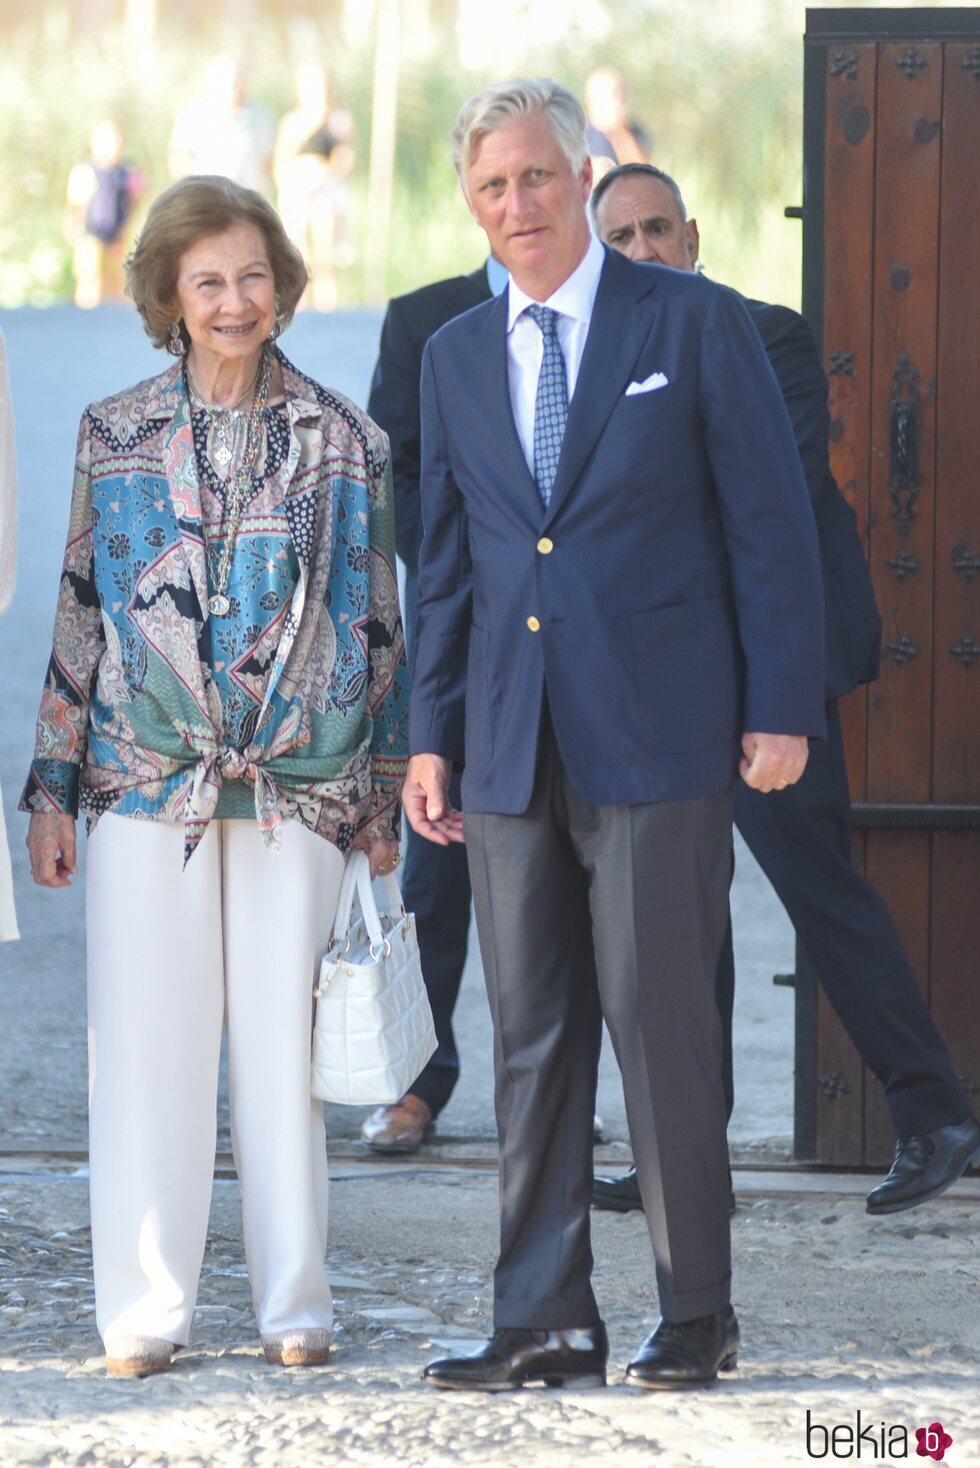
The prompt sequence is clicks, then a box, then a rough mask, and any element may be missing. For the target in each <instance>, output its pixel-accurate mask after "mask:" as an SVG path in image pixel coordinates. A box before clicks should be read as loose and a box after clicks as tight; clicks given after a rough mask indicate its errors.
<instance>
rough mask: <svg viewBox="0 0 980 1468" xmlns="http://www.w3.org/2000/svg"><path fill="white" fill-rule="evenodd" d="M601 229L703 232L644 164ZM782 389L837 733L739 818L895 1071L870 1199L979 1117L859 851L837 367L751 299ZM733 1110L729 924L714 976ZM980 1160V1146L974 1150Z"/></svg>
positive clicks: (662, 261) (881, 1058) (668, 240)
mask: <svg viewBox="0 0 980 1468" xmlns="http://www.w3.org/2000/svg"><path fill="white" fill-rule="evenodd" d="M591 210H592V218H593V222H594V224H595V228H596V232H597V233H598V235H599V238H600V239H601V240H602V241H603V243H604V244H606V245H610V246H611V247H612V248H613V249H614V250H618V251H619V252H620V254H623V255H626V256H627V257H628V258H629V259H630V260H636V261H640V262H643V263H646V264H652V265H668V266H670V267H671V268H672V269H674V270H683V271H693V270H695V268H696V266H697V263H698V253H699V250H700V238H699V235H698V226H697V221H696V220H694V219H689V218H688V215H687V209H686V208H685V205H684V199H683V196H682V195H681V191H680V189H679V187H678V185H677V183H676V182H675V181H674V179H672V178H671V177H670V176H669V175H668V174H666V173H663V172H662V171H661V170H660V169H658V168H653V167H651V166H650V165H648V164H627V165H626V166H624V167H620V168H615V169H613V170H612V171H611V172H610V173H607V174H606V175H605V177H604V178H603V179H602V180H601V182H600V183H599V184H597V185H596V188H595V190H594V192H593V194H592V199H591ZM744 305H745V307H746V309H747V311H748V313H749V315H750V317H751V318H752V322H753V324H754V325H755V328H756V330H757V331H758V333H759V335H760V337H761V338H762V344H763V346H764V347H765V350H766V355H767V356H768V358H769V362H770V365H771V367H772V369H773V372H774V373H775V375H776V380H777V381H778V383H779V386H780V388H781V390H782V394H783V398H784V401H785V403H786V407H787V409H788V411H789V416H790V421H791V423H792V425H793V432H794V435H795V437H796V444H797V448H798V450H799V454H800V459H801V461H802V464H803V470H804V473H805V475H806V481H807V487H808V489H809V491H810V498H811V502H812V504H813V513H814V518H815V519H816V523H817V533H818V536H819V539H820V558H821V562H822V566H823V577H824V605H825V610H826V639H825V646H826V679H827V681H826V717H827V738H826V740H813V741H812V742H811V746H810V757H809V759H808V760H807V765H806V769H805V770H804V772H803V775H802V777H801V779H800V780H799V781H797V783H796V784H795V785H791V786H789V787H788V788H787V789H786V790H777V791H773V792H771V793H768V794H764V793H763V792H761V791H759V790H753V789H750V787H749V786H748V785H746V784H745V783H744V781H739V782H738V784H737V785H736V787H735V806H734V816H735V825H736V826H737V827H738V829H739V831H740V832H741V834H742V836H743V838H744V840H745V843H746V845H747V846H748V848H749V850H750V851H751V852H752V854H753V855H754V856H755V858H756V860H757V861H758V863H759V865H760V866H761V867H762V870H763V871H764V872H765V874H766V876H767V877H768V878H769V880H770V882H771V883H772V885H773V888H774V889H775V892H776V895H777V896H778V897H779V899H780V901H781V902H782V904H783V906H784V907H785V909H786V911H787V913H788V914H789V917H790V920H791V922H792V923H793V926H794V927H795V929H796V932H797V935H798V937H799V940H800V942H801V944H802V945H803V948H804V949H805V951H806V954H807V957H808V958H809V960H810V962H811V963H812V964H813V967H814V969H815V971H816V974H817V977H818V979H819V980H820V983H821V984H822V985H823V988H824V990H825V992H826V995H827V998H828V999H829V1000H830V1003H831V1004H832V1006H833V1008H834V1010H835V1011H836V1013H837V1016H838V1018H839V1019H840V1021H841V1023H842V1024H843V1026H844V1028H845V1030H846V1031H847V1033H848V1035H849V1036H850V1038H851V1041H852V1043H853V1044H854V1046H855V1048H856V1050H857V1051H858V1053H859V1055H860V1056H861V1058H862V1060H863V1061H864V1063H865V1065H867V1066H868V1067H869V1069H870V1070H871V1071H872V1073H873V1074H874V1075H875V1076H876V1077H877V1079H878V1080H879V1081H880V1083H881V1084H882V1086H883V1087H884V1092H885V1100H886V1102H887V1104H888V1108H889V1111H890V1113H891V1118H892V1124H893V1126H894V1128H895V1134H896V1136H897V1138H898V1139H899V1140H898V1145H897V1150H896V1157H895V1163H894V1165H893V1167H892V1169H891V1172H890V1173H889V1175H888V1177H887V1178H885V1179H884V1181H883V1182H881V1183H880V1184H879V1185H878V1186H877V1187H876V1188H874V1189H873V1190H872V1192H871V1193H870V1194H869V1196H868V1200H867V1208H868V1212H869V1213H896V1212H899V1211H901V1210H902V1209H905V1208H913V1207H915V1206H916V1205H917V1204H919V1203H924V1202H925V1201H926V1200H927V1199H929V1198H934V1197H936V1195H937V1194H939V1193H942V1192H944V1191H945V1190H946V1189H947V1188H949V1187H951V1186H952V1184H953V1183H954V1182H956V1181H957V1180H958V1179H959V1178H960V1177H961V1176H962V1173H963V1171H964V1169H965V1168H966V1166H967V1165H968V1163H969V1161H970V1159H971V1157H972V1156H973V1154H974V1153H976V1152H977V1151H978V1149H980V1127H978V1126H977V1123H976V1121H975V1119H974V1117H973V1115H972V1111H971V1107H970V1101H969V1098H968V1096H967V1094H966V1091H965V1090H964V1088H963V1085H962V1083H961V1081H960V1080H959V1078H958V1077H957V1075H956V1073H955V1071H954V1069H953V1065H952V1061H951V1059H950V1056H949V1052H948V1050H947V1048H946V1045H945V1043H944V1041H943V1039H942V1037H941V1036H940V1034H939V1032H938V1031H937V1029H936V1026H935V1024H934V1023H933V1020H932V1017H931V1016H930V1014H929V1010H928V1008H927V1006H926V1003H925V1000H924V999H923V996H922V991H921V990H920V988H919V985H918V983H917V982H916V978H915V975H914V973H913V972H912V968H911V965H910V964H909V961H908V958H907V957H906V954H905V950H904V948H903V947H902V941H901V939H900V937H899V935H898V932H897V930H896V928H895V925H894V923H893V922H892V920H891V918H890V916H889V914H888V911H887V909H886V907H885V904H884V903H883V902H882V900H881V898H880V897H879V896H878V893H877V892H876V891H875V889H874V888H873V887H872V886H871V884H870V883H869V882H867V881H865V879H864V877H862V875H861V873H860V872H859V871H858V870H857V868H856V867H855V866H853V865H852V862H851V798H850V791H849V789H848V784H847V767H846V765H845V762H844V744H843V739H842V736H841V727H840V714H839V712H838V708H837V701H838V699H839V698H842V697H843V695H844V694H845V693H849V692H850V691H851V690H852V689H854V688H857V687H858V685H859V684H861V683H868V682H872V681H873V680H874V679H876V678H877V677H878V657H879V649H880V643H881V618H880V617H879V615H878V608H877V605H876V603H875V595H874V588H873V586H872V584H871V575H870V572H869V570H868V564H867V561H866V560H865V556H864V551H863V549H862V547H861V542H860V540H859V538H858V533H857V519H856V517H855V514H854V511H853V510H852V509H851V507H850V505H849V504H848V503H847V501H846V500H845V499H844V497H843V495H842V494H841V492H840V490H839V489H838V488H837V483H836V480H835V479H834V476H833V474H832V473H831V471H830V462H829V458H828V451H827V444H828V430H829V421H828V415H827V379H826V377H825V376H824V372H823V368H822V366H821V365H820V358H819V356H818V354H817V349H816V345H815V343H814V340H813V334H812V333H811V331H810V328H809V326H808V325H807V323H806V321H805V320H804V319H803V317H802V316H800V315H799V313H798V312H796V311H791V310H789V308H788V307H786V306H774V305H770V304H768V303H767V302H765V301H750V300H746V301H744ZM715 985H716V999H717V1003H718V1008H719V1011H720V1013H721V1017H722V1024H723V1035H724V1083H725V1102H726V1106H727V1110H728V1115H729V1117H731V1113H732V1107H733V1105H734V1099H735V1091H734V1081H733V1076H732V1009H733V1004H734V998H735V960H734V953H733V948H732V929H731V920H730V919H729V923H728V931H727V933H726V935H725V942H724V945H723V947H722V952H721V957H720V959H719V963H718V970H717V974H716V979H715ZM978 1160H980V1159H978ZM593 1199H594V1202H595V1204H596V1206H597V1207H599V1208H612V1209H616V1210H617V1211H620V1212H627V1211H628V1210H629V1209H631V1208H642V1207H643V1201H642V1198H641V1196H640V1187H639V1182H638V1180H637V1176H636V1169H635V1168H633V1169H631V1170H630V1171H629V1172H628V1173H627V1174H626V1175H625V1176H624V1177H619V1178H597V1179H596V1181H595V1186H594V1191H593Z"/></svg>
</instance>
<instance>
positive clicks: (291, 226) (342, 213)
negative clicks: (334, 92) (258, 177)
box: [273, 62, 356, 311]
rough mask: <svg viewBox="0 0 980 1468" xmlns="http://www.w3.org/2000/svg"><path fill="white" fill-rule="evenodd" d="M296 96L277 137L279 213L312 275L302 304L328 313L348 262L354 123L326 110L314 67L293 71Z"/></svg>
mask: <svg viewBox="0 0 980 1468" xmlns="http://www.w3.org/2000/svg"><path fill="white" fill-rule="evenodd" d="M296 96H297V100H298V106H297V107H295V108H294V109H293V111H292V112H287V113H286V115H285V116H284V117H283V118H282V120H281V122H280V123H279V131H278V134H277V136H276V149H275V156H274V161H273V176H274V179H275V183H276V188H277V189H278V191H279V192H278V203H279V213H280V215H281V217H282V222H283V224H284V225H285V227H286V233H287V234H288V235H289V237H290V239H291V240H292V241H293V243H294V244H295V245H296V247H297V248H298V249H299V251H300V253H301V254H302V256H303V258H304V260H305V261H306V264H307V267H308V269H309V272H310V284H309V287H308V290H307V296H306V299H307V300H308V302H309V304H310V305H311V306H313V308H314V309H315V310H317V311H332V310H333V309H334V307H335V306H336V305H337V297H338V291H337V270H338V268H339V267H341V266H343V265H345V264H349V263H350V260H351V258H352V253H351V250H350V246H349V244H348V242H347V207H348V200H349V192H350V186H349V183H348V179H349V177H350V174H351V173H352V171H353V168H354V164H355V161H356V160H355V154H354V146H353V138H354V119H353V117H352V116H351V114H350V113H349V112H347V111H346V110H345V109H344V108H341V107H333V108H332V107H331V106H330V91H329V83H328V79H327V74H326V72H325V71H324V69H323V67H322V66H319V65H318V64H317V63H316V62H308V63H306V64H304V65H303V66H301V67H300V68H299V70H298V71H297V73H296Z"/></svg>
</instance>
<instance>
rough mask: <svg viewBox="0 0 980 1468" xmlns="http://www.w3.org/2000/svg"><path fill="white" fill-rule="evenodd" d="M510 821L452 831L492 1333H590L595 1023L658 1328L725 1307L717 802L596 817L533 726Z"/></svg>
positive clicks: (723, 813) (724, 909)
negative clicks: (486, 1016) (607, 1046)
mask: <svg viewBox="0 0 980 1468" xmlns="http://www.w3.org/2000/svg"><path fill="white" fill-rule="evenodd" d="M545 725H546V728H545V732H544V734H543V738H542V747H541V753H540V755H539V761H538V769H537V774H536V778H535V787H534V793H533V796H532V800H531V804H530V806H529V808H528V810H527V811H526V812H525V813H524V814H523V815H520V816H506V815H480V814H467V815H466V817H465V832H466V847H467V854H468V857H469V864H470V873H471V876H472V881H473V897H474V901H475V905H476V917H477V926H478V930H479V935H480V947H481V950H482V954H483V965H484V970H485V973H486V982H487V992H488V995H489V999H490V1009H491V1012H492V1015H493V1030H494V1066H495V1074H496V1114H497V1130H498V1133H499V1138H500V1256H499V1259H498V1261H497V1266H496V1269H495V1272H494V1323H495V1325H496V1326H498V1327H512V1328H518V1327H523V1328H526V1329H539V1330H540V1329H552V1330H559V1329H572V1328H575V1327H579V1326H588V1325H593V1324H595V1323H596V1322H597V1321H598V1320H599V1311H598V1307H597V1305H596V1301H595V1296H594V1295H593V1293H592V1285H591V1274H592V1248H591V1242H590V1229H589V1209H590V1205H591V1201H592V1118H593V1114H594V1110H595V1092H596V1077H597V1071H598V1063H599V1047H600V1042H601V1034H602V1020H603V1018H605V1021H606V1024H607V1025H608V1027H609V1032H610V1034H611V1036H612V1041H613V1046H614V1048H615V1051H616V1056H617V1059H618V1061H619V1065H620V1069H621V1070H622V1074H623V1082H624V1088H625V1093H626V1111H627V1117H628V1121H629V1129H630V1138H631V1141H632V1144H633V1156H634V1158H635V1161H636V1168H637V1176H638V1179H639V1184H640V1189H641V1192H642V1195H643V1203H644V1208H645V1211H646V1219H647V1224H648V1227H649V1230H650V1239H651V1243H652V1245H653V1253H654V1258H655V1261H656V1275H657V1290H658V1293H659V1299H660V1311H661V1314H662V1315H663V1317H664V1318H665V1319H667V1320H673V1321H685V1320H694V1319H696V1318H697V1317H698V1316H701V1315H708V1314H712V1313H714V1312H716V1311H719V1310H723V1309H724V1308H725V1306H726V1305H727V1304H728V1301H729V1298H730V1286H731V1246H730V1236H729V1219H728V1176H727V1167H728V1146H727V1142H726V1136H725V1127H726V1115H725V1098H724V1093H723V1087H722V1079H721V1077H722V1062H721V1046H722V1036H721V1022H720V1019H719V1015H718V1008H717V1004H716V1002H715V967H716V964H717V961H718V955H719V952H720V950H721V943H722V938H723V935H724V932H725V924H726V921H727V916H728V886H729V879H730V876H731V823H732V794H731V791H730V790H729V791H726V792H724V793H723V794H721V795H715V796H709V797H705V798H703V799H697V800H684V801H676V802H666V803H663V804H655V805H633V806H629V805H623V806H594V805H589V804H588V803H587V802H585V801H583V800H582V799H581V798H580V797H579V796H578V795H577V794H576V792H575V791H574V790H573V788H572V786H571V785H570V783H569V781H568V779H567V777H566V775H565V772H564V769H563V767H562V764H561V758H560V755H559V753H558V750H557V747H556V745H555V742H554V736H553V735H552V734H551V732H550V727H549V725H550V721H548V720H547V719H546V720H545Z"/></svg>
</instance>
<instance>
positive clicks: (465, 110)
mask: <svg viewBox="0 0 980 1468" xmlns="http://www.w3.org/2000/svg"><path fill="white" fill-rule="evenodd" d="M534 112H543V113H544V115H545V116H546V117H547V119H548V122H549V123H550V125H551V131H552V132H553V133H554V135H555V141H556V142H557V143H558V145H559V147H560V148H561V150H562V152H563V153H564V154H565V157H566V158H567V159H568V161H569V163H570V164H571V166H572V169H573V171H574V172H575V173H579V172H580V171H581V170H582V168H583V167H584V165H585V160H586V159H587V158H588V156H589V140H588V136H587V134H586V121H585V113H584V111H583V110H582V104H581V103H580V102H579V100H578V98H577V97H576V96H575V95H574V93H573V92H570V91H569V90H568V88H567V87H563V86H562V85H561V83H560V82H556V81H552V79H551V78H550V77H547V76H539V77H535V78H534V79H533V80H527V79H525V78H523V77H517V78H515V80H513V81H509V82H494V83H493V85H492V86H489V87H484V89H483V91H482V92H477V93H476V94H475V95H474V96H472V97H469V98H468V99H467V100H466V101H465V102H464V103H463V105H462V107H461V108H460V109H459V116H458V117H457V118H456V126H455V127H454V128H453V166H454V167H455V169H456V172H457V173H458V174H459V179H460V183H461V184H462V185H463V191H464V193H465V191H466V170H467V168H469V166H470V164H471V163H472V162H473V156H474V154H475V153H476V151H477V148H478V147H479V144H480V140H481V138H484V137H486V135H487V133H492V132H495V131H496V130H497V128H499V127H506V126H507V125H508V124H509V123H512V122H517V121H518V120H519V119H520V118H522V117H528V116H530V114H531V113H534Z"/></svg>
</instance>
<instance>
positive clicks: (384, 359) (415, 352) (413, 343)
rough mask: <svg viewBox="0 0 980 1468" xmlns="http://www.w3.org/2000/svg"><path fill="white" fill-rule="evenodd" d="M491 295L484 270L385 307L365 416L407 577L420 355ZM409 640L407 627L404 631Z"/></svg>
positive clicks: (416, 536)
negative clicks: (376, 429) (384, 471)
mask: <svg viewBox="0 0 980 1468" xmlns="http://www.w3.org/2000/svg"><path fill="white" fill-rule="evenodd" d="M492 295H493V292H492V291H491V290H490V283H489V281H488V279H487V267H486V266H485V265H481V266H480V268H479V269H478V270H474V271H473V272H472V273H471V274H470V275H454V276H452V277H451V278H450V279H449V280H435V281H433V282H432V283H431V284H430V285H423V286H420V287H419V289H418V290H416V291H409V293H408V294H407V295H404V296H395V297H393V299H392V300H391V301H389V303H388V309H387V311H386V312H385V319H384V323H383V325H382V327H381V341H380V344H379V346H378V360H377V364H376V365H375V369H374V375H373V377H372V379H371V394H370V397H369V398H368V405H367V410H368V416H369V417H371V418H373V419H374V421H375V423H377V424H379V425H380V427H382V428H383V429H384V431H385V433H387V435H388V439H389V442H390V443H391V469H392V475H393V477H394V482H395V546H396V548H397V551H398V554H399V556H400V557H401V559H402V561H403V562H404V564H405V569H406V571H407V572H408V574H409V576H410V577H413V578H414V577H415V576H417V575H418V569H419V544H420V542H421V540H422V513H421V508H420V503H419V478H420V476H421V472H422V443H421V440H422V428H421V421H420V408H419V381H420V379H421V376H422V353H423V351H424V350H425V344H426V342H427V341H428V340H429V337H430V336H432V335H433V333H434V332H437V331H438V330H439V328H440V326H445V324H446V322H447V321H452V319H453V317H454V316H460V315H462V313H463V312H464V311H468V310H469V309H470V307H471V306H476V305H478V304H479V303H480V302H481V301H489V300H490V299H491V297H492ZM406 630H407V631H408V633H409V636H411V630H412V629H411V628H408V629H406Z"/></svg>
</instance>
